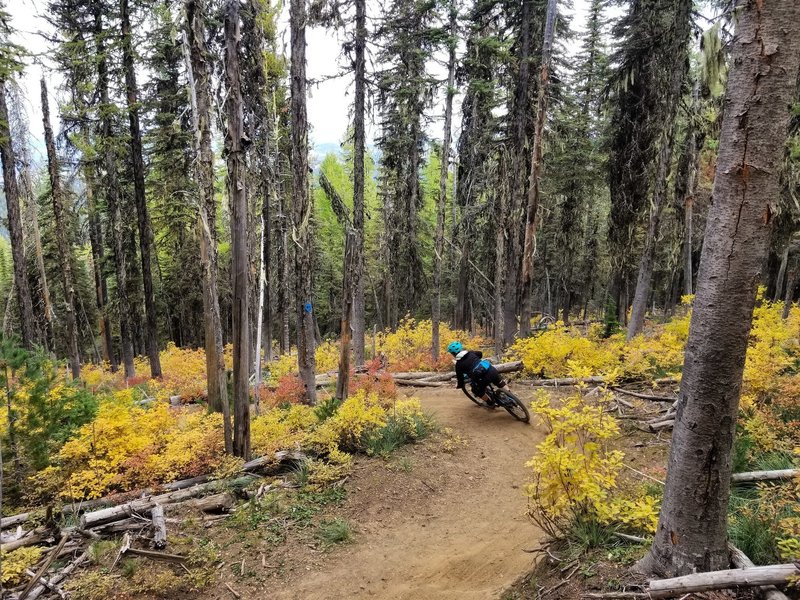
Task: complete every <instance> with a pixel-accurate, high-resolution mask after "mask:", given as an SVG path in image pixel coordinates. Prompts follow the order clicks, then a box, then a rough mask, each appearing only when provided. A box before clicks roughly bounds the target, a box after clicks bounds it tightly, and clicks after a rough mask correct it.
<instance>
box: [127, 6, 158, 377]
mask: <svg viewBox="0 0 800 600" xmlns="http://www.w3.org/2000/svg"><path fill="white" fill-rule="evenodd" d="M120 19H121V21H122V23H121V24H122V66H123V69H124V70H125V98H126V100H127V104H128V125H129V127H130V135H131V139H130V145H131V161H132V163H133V191H134V194H133V195H134V203H135V204H136V219H137V222H138V226H139V256H140V257H141V262H142V283H143V285H144V312H145V321H146V322H145V330H144V337H145V347H146V349H147V358H148V360H149V362H150V375H151V377H155V378H158V377H161V359H160V357H159V355H158V315H157V313H156V300H155V295H154V292H153V271H152V259H151V256H150V250H151V249H152V247H153V231H152V229H151V227H150V215H149V213H148V211H147V198H146V197H145V189H144V159H143V158H142V131H141V127H140V126H139V100H138V90H137V86H136V71H135V67H134V61H133V43H132V41H131V19H130V10H129V7H128V0H121V2H120Z"/></svg>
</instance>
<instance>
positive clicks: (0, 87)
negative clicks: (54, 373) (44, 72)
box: [0, 79, 37, 349]
mask: <svg viewBox="0 0 800 600" xmlns="http://www.w3.org/2000/svg"><path fill="white" fill-rule="evenodd" d="M0 160H2V163H3V186H4V190H5V194H6V206H7V208H8V233H9V236H10V237H11V256H12V258H13V262H14V289H15V290H16V291H17V303H18V305H19V311H20V325H21V327H22V345H23V346H24V347H25V348H28V349H30V348H32V347H33V345H34V344H35V343H36V342H37V339H36V327H35V323H36V321H35V320H34V318H33V301H32V300H31V290H30V286H29V285H28V275H27V272H26V268H25V248H24V245H23V241H22V216H21V215H20V208H19V188H18V187H17V173H16V165H15V162H16V159H15V158H14V146H13V143H12V140H11V129H10V127H9V121H8V106H7V105H6V82H5V80H4V79H0Z"/></svg>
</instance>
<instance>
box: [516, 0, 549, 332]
mask: <svg viewBox="0 0 800 600" xmlns="http://www.w3.org/2000/svg"><path fill="white" fill-rule="evenodd" d="M557 10H558V2H557V0H547V13H546V14H545V21H544V38H543V40H544V41H543V43H542V65H541V71H540V73H539V88H538V90H537V97H536V124H535V126H534V134H533V150H532V151H531V170H530V176H529V180H528V204H527V207H526V212H525V244H524V246H523V249H522V281H521V283H522V306H521V308H522V312H521V315H520V333H521V334H522V335H523V336H524V335H527V334H528V333H529V332H530V328H531V316H532V315H533V259H534V256H533V255H534V247H535V245H536V217H537V213H538V212H539V183H540V179H541V177H542V152H543V147H544V139H543V138H544V123H545V121H546V120H547V92H548V89H549V87H550V60H551V57H552V54H553V38H554V36H555V27H556V17H557V14H556V13H557Z"/></svg>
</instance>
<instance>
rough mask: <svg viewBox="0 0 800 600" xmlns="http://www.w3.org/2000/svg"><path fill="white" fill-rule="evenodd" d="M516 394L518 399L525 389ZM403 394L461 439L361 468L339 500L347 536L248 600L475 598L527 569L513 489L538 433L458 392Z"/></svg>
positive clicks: (528, 542)
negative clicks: (351, 538) (394, 464)
mask: <svg viewBox="0 0 800 600" xmlns="http://www.w3.org/2000/svg"><path fill="white" fill-rule="evenodd" d="M517 391H518V392H519V395H520V397H521V398H523V399H524V400H525V401H527V400H528V398H529V396H530V394H529V393H527V391H526V390H524V389H523V388H517ZM409 393H411V392H409ZM413 395H415V396H417V397H418V398H420V399H421V401H422V403H423V405H424V407H425V409H426V410H427V411H430V412H431V413H432V414H433V415H434V416H435V418H436V420H437V422H438V423H439V425H440V426H441V427H449V428H451V429H452V430H453V435H455V436H460V438H462V439H463V442H464V443H463V444H461V443H457V444H456V445H457V446H458V448H457V449H456V450H455V451H453V452H452V453H450V452H441V451H440V450H434V449H433V448H430V451H427V450H428V449H429V447H428V445H427V444H425V445H421V446H415V447H413V448H410V449H408V453H407V455H406V456H405V457H403V456H401V457H400V459H399V460H401V461H402V460H406V461H411V462H412V463H413V466H412V467H411V468H410V469H408V471H407V472H400V471H399V470H393V469H391V468H384V469H380V468H378V469H376V468H375V465H374V461H370V463H368V464H365V465H361V466H360V468H358V469H356V471H355V473H354V474H353V476H352V478H351V481H349V482H348V486H347V487H348V489H349V492H350V493H349V496H348V500H347V501H346V503H345V505H344V506H343V507H342V510H343V512H344V514H345V516H346V517H347V518H348V519H349V520H350V521H351V522H352V523H353V524H354V525H355V528H356V531H357V535H356V540H355V542H354V543H353V544H351V545H349V546H346V547H343V548H338V549H336V550H335V551H332V552H330V553H327V554H325V555H321V556H320V558H319V560H317V561H314V560H312V561H310V563H306V562H305V561H303V563H305V566H302V565H303V563H301V565H297V567H298V568H297V570H295V571H294V572H293V573H291V574H290V575H289V576H288V577H286V578H276V579H278V580H277V581H276V579H272V580H271V581H269V583H267V584H266V585H265V586H264V588H263V592H262V593H261V594H259V593H258V592H257V591H256V590H255V589H251V590H249V593H251V594H254V595H253V596H249V597H264V598H267V597H268V598H271V599H276V600H288V599H299V598H302V599H304V600H323V599H325V600H327V599H344V598H381V599H387V600H389V599H409V600H410V599H420V600H422V599H424V600H450V599H453V600H455V599H458V600H470V599H475V600H478V599H481V600H485V599H488V598H496V597H499V596H500V595H501V593H502V591H503V590H504V589H506V588H507V587H508V586H510V585H511V584H512V583H513V582H514V581H515V580H516V579H518V578H519V577H520V576H521V575H523V574H525V573H526V572H528V571H530V570H531V568H532V567H533V563H534V560H535V558H534V556H535V555H533V554H529V553H526V552H525V551H524V549H526V548H531V547H534V546H536V545H537V540H538V539H539V536H540V533H539V532H538V531H537V530H536V528H535V527H534V526H533V525H532V524H531V523H530V521H529V520H528V519H527V518H526V516H525V511H526V498H525V496H524V495H523V493H522V486H523V485H524V483H525V481H526V479H527V473H526V469H525V462H526V461H527V460H528V459H529V458H530V457H531V456H532V455H533V452H534V446H535V445H536V444H537V443H538V442H539V441H540V440H541V438H542V434H541V432H540V431H538V430H537V429H536V428H535V427H534V426H533V425H524V424H522V423H519V422H517V421H515V420H514V419H513V418H512V417H511V416H510V415H508V414H507V413H506V412H505V411H504V410H501V409H498V410H495V411H491V412H490V411H488V410H486V409H483V408H480V407H477V406H475V405H473V404H472V403H471V402H470V401H469V400H468V399H467V398H466V396H464V395H463V394H462V393H461V392H460V391H456V390H451V389H446V388H445V389H435V390H424V391H417V390H414V391H413ZM431 446H432V445H431ZM426 451H427V452H426ZM281 579H282V580H281Z"/></svg>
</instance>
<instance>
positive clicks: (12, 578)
mask: <svg viewBox="0 0 800 600" xmlns="http://www.w3.org/2000/svg"><path fill="white" fill-rule="evenodd" d="M43 553H44V548H39V547H38V546H29V547H27V548H17V549H16V550H13V551H11V552H3V553H2V555H0V581H2V582H3V585H5V586H11V587H13V586H15V585H17V584H19V583H22V580H23V578H24V576H25V570H26V569H30V568H31V567H32V566H33V565H35V564H36V563H37V562H38V561H39V559H40V558H41V557H42V554H43Z"/></svg>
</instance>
